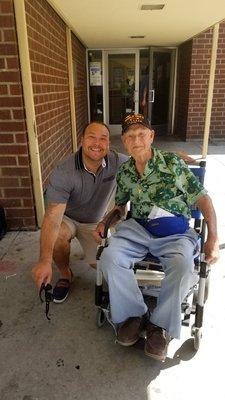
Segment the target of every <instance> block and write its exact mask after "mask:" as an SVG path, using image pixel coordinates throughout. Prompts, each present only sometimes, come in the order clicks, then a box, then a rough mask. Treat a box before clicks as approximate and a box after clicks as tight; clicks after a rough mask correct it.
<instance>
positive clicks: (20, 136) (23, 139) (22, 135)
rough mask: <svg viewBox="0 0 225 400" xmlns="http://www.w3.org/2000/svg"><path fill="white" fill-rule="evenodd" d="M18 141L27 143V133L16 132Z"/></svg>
mask: <svg viewBox="0 0 225 400" xmlns="http://www.w3.org/2000/svg"><path fill="white" fill-rule="evenodd" d="M15 137H16V143H27V135H26V134H25V133H16V135H15Z"/></svg>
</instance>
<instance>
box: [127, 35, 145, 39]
mask: <svg viewBox="0 0 225 400" xmlns="http://www.w3.org/2000/svg"><path fill="white" fill-rule="evenodd" d="M144 38H145V36H144V35H132V36H130V39H144Z"/></svg>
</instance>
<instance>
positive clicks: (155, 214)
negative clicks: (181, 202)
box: [148, 206, 174, 219]
mask: <svg viewBox="0 0 225 400" xmlns="http://www.w3.org/2000/svg"><path fill="white" fill-rule="evenodd" d="M161 217H174V214H171V213H170V212H169V211H166V210H163V208H160V207H157V206H153V207H152V210H151V212H150V213H149V215H148V218H149V219H155V218H161Z"/></svg>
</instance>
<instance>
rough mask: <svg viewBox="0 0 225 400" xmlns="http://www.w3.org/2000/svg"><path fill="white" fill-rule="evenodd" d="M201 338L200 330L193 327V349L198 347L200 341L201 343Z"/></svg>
mask: <svg viewBox="0 0 225 400" xmlns="http://www.w3.org/2000/svg"><path fill="white" fill-rule="evenodd" d="M201 339H202V332H201V330H200V329H195V332H194V349H195V350H196V351H197V350H198V349H199V347H200V343H201Z"/></svg>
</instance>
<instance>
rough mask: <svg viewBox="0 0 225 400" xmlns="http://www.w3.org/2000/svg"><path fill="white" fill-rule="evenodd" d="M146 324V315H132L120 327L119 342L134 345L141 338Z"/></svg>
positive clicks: (118, 332)
mask: <svg viewBox="0 0 225 400" xmlns="http://www.w3.org/2000/svg"><path fill="white" fill-rule="evenodd" d="M145 326H146V316H145V315H144V316H142V317H130V318H128V319H127V320H126V321H125V322H123V324H122V325H121V326H120V327H119V329H118V331H117V340H116V341H117V342H118V343H119V344H121V345H122V346H132V345H133V344H135V343H136V342H137V341H138V340H139V339H140V333H141V332H142V330H143V329H144V327H145Z"/></svg>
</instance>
